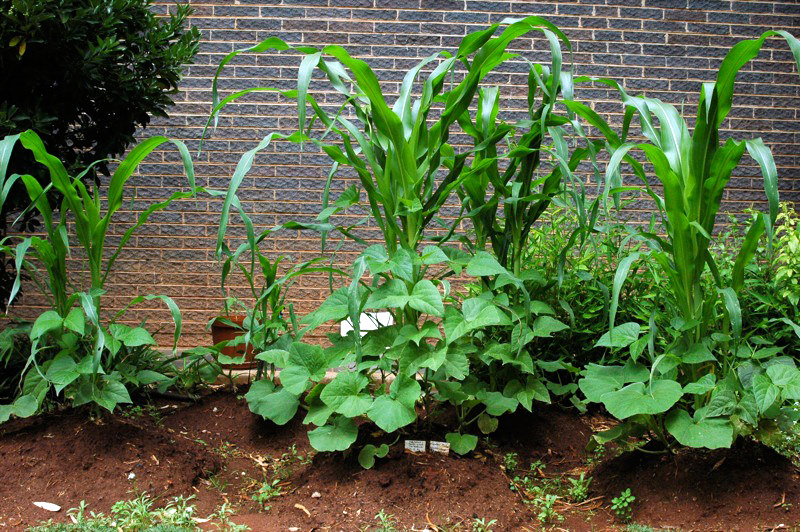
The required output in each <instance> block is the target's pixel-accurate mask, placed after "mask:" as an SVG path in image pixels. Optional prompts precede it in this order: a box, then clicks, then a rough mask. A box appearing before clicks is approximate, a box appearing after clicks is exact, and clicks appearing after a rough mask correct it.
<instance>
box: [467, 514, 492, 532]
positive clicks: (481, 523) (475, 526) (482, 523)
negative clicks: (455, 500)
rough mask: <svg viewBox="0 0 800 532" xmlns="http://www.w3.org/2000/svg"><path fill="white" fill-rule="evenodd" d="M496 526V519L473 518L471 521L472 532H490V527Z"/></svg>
mask: <svg viewBox="0 0 800 532" xmlns="http://www.w3.org/2000/svg"><path fill="white" fill-rule="evenodd" d="M496 524H497V519H489V520H488V521H487V520H486V519H485V518H480V517H475V518H473V519H472V532H492V530H493V529H492V527H493V526H495V525H496Z"/></svg>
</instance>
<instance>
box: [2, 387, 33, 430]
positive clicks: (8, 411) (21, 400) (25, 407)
mask: <svg viewBox="0 0 800 532" xmlns="http://www.w3.org/2000/svg"><path fill="white" fill-rule="evenodd" d="M38 409H39V403H38V401H37V400H36V398H35V397H34V396H33V395H29V394H26V395H22V396H20V397H18V398H17V399H16V400H15V401H14V402H13V403H11V404H10V405H0V423H5V422H6V421H8V418H9V417H11V416H12V415H15V416H17V417H31V416H32V415H34V414H35V413H36V411H37V410H38Z"/></svg>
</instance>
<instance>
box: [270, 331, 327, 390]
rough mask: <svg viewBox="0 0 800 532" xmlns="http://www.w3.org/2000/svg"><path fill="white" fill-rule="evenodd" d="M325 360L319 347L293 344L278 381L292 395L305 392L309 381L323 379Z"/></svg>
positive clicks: (325, 368) (325, 366)
mask: <svg viewBox="0 0 800 532" xmlns="http://www.w3.org/2000/svg"><path fill="white" fill-rule="evenodd" d="M327 369H328V365H327V360H326V358H325V354H324V352H323V350H322V348H321V347H319V346H316V345H308V344H304V343H301V342H293V343H292V345H291V347H289V360H288V361H287V366H286V368H284V369H282V370H281V372H280V381H281V384H282V385H283V387H284V388H286V390H287V391H289V392H290V393H291V394H293V395H300V394H302V393H303V392H305V391H306V389H307V388H308V385H309V383H310V381H315V382H319V381H321V380H322V379H323V378H325V372H326V370H327Z"/></svg>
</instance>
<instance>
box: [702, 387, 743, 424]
mask: <svg viewBox="0 0 800 532" xmlns="http://www.w3.org/2000/svg"><path fill="white" fill-rule="evenodd" d="M735 411H736V394H735V393H734V392H733V391H732V390H729V389H726V388H717V389H715V390H714V392H713V393H712V394H711V400H710V401H709V402H708V406H707V407H706V410H705V417H718V416H728V415H730V414H733V412H735Z"/></svg>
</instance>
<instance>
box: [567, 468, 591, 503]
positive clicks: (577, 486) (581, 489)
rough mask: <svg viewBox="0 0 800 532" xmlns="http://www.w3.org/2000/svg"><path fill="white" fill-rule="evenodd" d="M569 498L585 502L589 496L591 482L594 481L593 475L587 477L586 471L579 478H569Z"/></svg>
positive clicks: (573, 500)
mask: <svg viewBox="0 0 800 532" xmlns="http://www.w3.org/2000/svg"><path fill="white" fill-rule="evenodd" d="M567 480H569V483H570V487H569V498H570V500H571V501H572V502H583V501H585V500H586V498H587V497H588V496H589V484H591V483H592V477H587V476H586V473H581V474H580V476H579V477H578V478H572V477H570V478H569V479H567Z"/></svg>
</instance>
